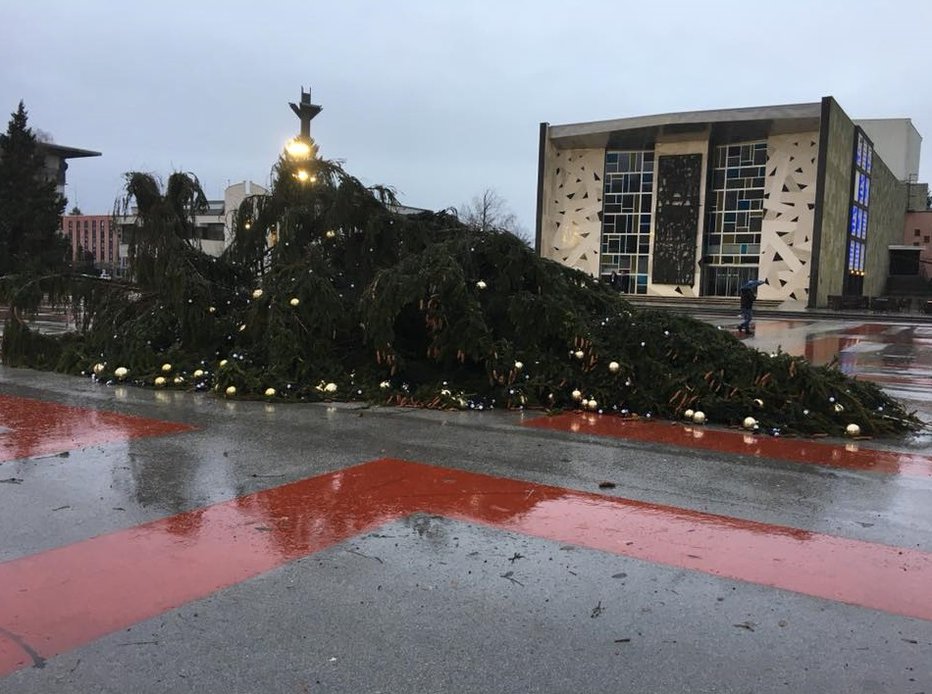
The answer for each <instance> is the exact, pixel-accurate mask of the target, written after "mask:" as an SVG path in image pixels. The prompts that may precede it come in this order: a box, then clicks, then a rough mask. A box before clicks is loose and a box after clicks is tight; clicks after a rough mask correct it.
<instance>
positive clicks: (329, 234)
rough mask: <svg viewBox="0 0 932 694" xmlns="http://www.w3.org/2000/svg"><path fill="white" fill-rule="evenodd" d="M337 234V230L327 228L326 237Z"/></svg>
mask: <svg viewBox="0 0 932 694" xmlns="http://www.w3.org/2000/svg"><path fill="white" fill-rule="evenodd" d="M336 235H337V232H335V231H334V230H333V229H327V233H326V237H327V238H328V239H332V238H333V237H334V236H336Z"/></svg>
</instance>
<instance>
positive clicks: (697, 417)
mask: <svg viewBox="0 0 932 694" xmlns="http://www.w3.org/2000/svg"><path fill="white" fill-rule="evenodd" d="M693 423H694V424H705V412H703V411H701V410H697V411H695V412H693Z"/></svg>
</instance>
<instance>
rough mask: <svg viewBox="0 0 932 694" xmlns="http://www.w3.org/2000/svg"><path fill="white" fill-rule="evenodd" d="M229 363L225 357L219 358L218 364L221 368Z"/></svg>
mask: <svg viewBox="0 0 932 694" xmlns="http://www.w3.org/2000/svg"><path fill="white" fill-rule="evenodd" d="M229 363H230V362H228V361H227V360H226V359H221V360H220V366H221V368H222V367H224V366H226V365H227V364H229Z"/></svg>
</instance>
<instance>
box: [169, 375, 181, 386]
mask: <svg viewBox="0 0 932 694" xmlns="http://www.w3.org/2000/svg"><path fill="white" fill-rule="evenodd" d="M172 383H174V384H175V385H176V386H180V385H181V384H182V383H184V379H183V378H182V377H181V376H175V377H174V378H173V379H172Z"/></svg>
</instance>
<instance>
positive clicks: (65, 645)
mask: <svg viewBox="0 0 932 694" xmlns="http://www.w3.org/2000/svg"><path fill="white" fill-rule="evenodd" d="M378 469H381V468H378ZM386 481H387V482H389V483H390V482H391V481H392V473H391V472H389V473H388V477H387V478H386V476H385V475H384V474H382V475H380V474H377V472H376V469H374V468H372V467H370V466H362V467H357V468H349V469H346V470H341V471H339V472H335V473H331V474H328V475H322V476H320V477H314V478H311V479H307V480H303V481H301V482H296V483H293V484H288V485H285V486H282V487H276V488H273V489H269V490H266V491H262V492H259V493H256V494H251V495H249V496H244V497H241V498H238V499H234V500H232V501H228V502H224V503H220V504H215V505H213V506H208V507H206V508H202V509H197V510H194V511H189V512H186V513H182V514H179V515H176V516H171V517H169V518H165V519H163V520H159V521H155V522H152V523H146V524H144V525H140V526H138V527H134V528H128V529H126V530H122V531H119V532H115V533H111V534H109V535H101V536H99V537H94V538H91V539H89V540H84V541H81V542H77V543H75V544H72V545H67V546H65V547H61V548H58V549H54V550H49V551H46V552H42V553H40V554H36V555H32V556H28V557H23V558H20V559H14V560H12V561H8V562H5V563H3V564H0V595H2V596H3V599H2V600H0V633H3V631H6V632H8V634H13V635H15V636H16V637H17V638H18V639H20V640H21V641H22V642H24V643H25V644H28V645H29V647H30V648H32V649H34V650H35V651H36V652H37V653H39V654H40V655H41V656H42V657H45V658H48V657H51V656H53V655H56V654H58V653H62V652H64V651H67V650H70V649H72V648H75V647H77V646H80V645H83V644H85V643H88V642H90V641H93V640H95V639H97V638H100V637H101V636H104V635H106V634H109V633H111V632H114V631H117V630H119V629H123V628H125V627H128V626H130V625H132V624H135V623H137V622H140V621H142V620H145V619H148V618H150V617H154V616H156V615H159V614H161V613H162V612H165V611H166V610H170V609H173V608H176V607H179V606H181V605H183V604H185V603H188V602H191V601H192V600H197V599H199V598H203V597H206V596H208V595H210V594H211V593H213V592H215V591H217V590H220V589H222V588H226V587H228V586H232V585H234V584H236V583H239V582H241V581H244V580H246V579H248V578H252V577H254V576H258V575H259V574H262V573H265V572H267V571H270V570H271V569H274V568H276V567H278V566H281V565H283V564H285V563H287V562H289V561H292V560H294V559H297V558H299V557H303V556H306V555H308V554H311V553H313V552H317V551H319V550H321V549H325V548H326V547H329V546H331V545H333V544H335V543H337V542H340V541H342V540H346V539H348V538H350V537H353V536H354V535H357V534H358V533H360V532H363V531H364V530H366V529H367V528H369V527H371V526H374V525H379V524H382V523H385V522H386V521H388V520H390V519H392V518H394V517H396V516H397V515H398V510H397V509H396V508H394V507H392V506H391V505H389V506H386V505H385V500H386V499H391V497H392V496H393V494H394V493H396V492H397V488H396V487H393V488H392V489H393V492H391V493H389V494H385V493H384V491H382V490H379V488H378V484H379V483H380V482H381V483H386ZM32 660H33V659H32V658H31V657H30V656H29V655H28V653H26V652H25V651H24V650H23V648H21V647H19V646H17V645H16V644H15V643H13V642H11V641H10V639H9V638H7V639H6V640H0V675H3V674H6V673H9V672H11V671H13V670H16V669H18V668H20V667H25V666H28V665H30V664H32Z"/></svg>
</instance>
